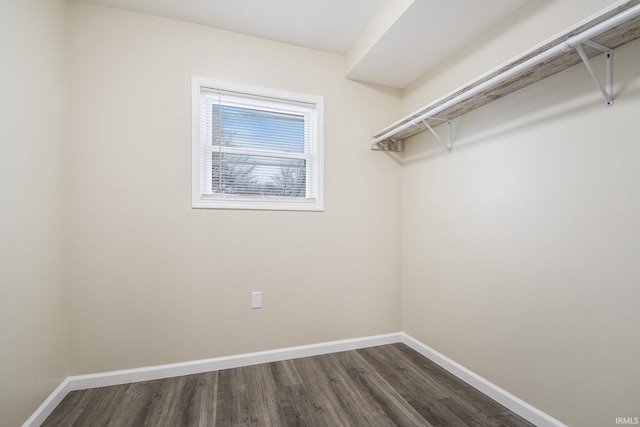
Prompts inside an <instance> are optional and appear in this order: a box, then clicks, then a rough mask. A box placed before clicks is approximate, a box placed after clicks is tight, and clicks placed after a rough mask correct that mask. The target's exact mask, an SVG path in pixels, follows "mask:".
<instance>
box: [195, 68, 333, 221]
mask: <svg viewBox="0 0 640 427" xmlns="http://www.w3.org/2000/svg"><path fill="white" fill-rule="evenodd" d="M203 91H205V92H206V91H214V92H215V91H220V92H225V97H226V98H227V99H231V102H232V101H233V94H238V96H239V97H241V98H249V97H252V96H253V97H259V98H261V100H260V104H261V106H264V107H265V110H266V111H277V104H278V103H282V102H284V103H287V104H291V108H290V109H289V110H288V111H291V109H294V110H295V108H296V107H295V105H296V104H299V105H303V106H304V107H300V112H301V114H304V115H305V120H309V124H310V129H311V132H310V133H311V141H310V142H311V144H310V145H311V152H310V153H309V154H296V153H283V152H277V154H276V153H274V156H275V157H280V158H292V159H294V158H296V159H305V160H306V161H307V162H309V163H308V164H310V167H307V174H313V176H308V177H307V180H306V182H307V186H308V188H307V191H306V192H307V194H315V197H314V198H289V197H266V196H265V197H263V196H246V195H233V194H225V195H203V191H202V188H203V186H206V185H207V183H208V185H211V182H212V180H211V168H210V167H207V154H206V153H207V152H208V151H207V145H208V143H207V137H206V132H207V129H206V125H205V124H204V123H203V119H202V118H201V113H202V111H201V109H202V102H201V97H202V93H203ZM227 94H231V96H228V95H227ZM265 98H267V99H265ZM269 99H271V100H273V102H270V101H269ZM191 102H192V107H191V108H192V138H191V140H192V145H191V152H192V163H191V170H192V173H191V175H192V181H191V193H192V207H193V208H211V209H263V210H301V211H323V210H324V97H322V96H318V95H308V94H303V93H298V92H290V91H284V90H278V89H271V88H265V87H259V86H252V85H246V84H240V83H233V82H228V81H222V80H215V79H209V78H206V77H199V76H192V77H191ZM225 104H226V102H225ZM309 107H312V108H311V110H310V108H309ZM256 109H260V107H256ZM221 150H222V152H224V151H225V148H224V147H222V148H221ZM233 151H234V152H235V153H237V152H239V151H241V152H243V153H246V154H248V155H252V154H254V155H268V154H269V152H268V151H263V150H259V151H256V150H248V149H239V148H234V149H233ZM209 163H210V161H209ZM310 186H313V188H310Z"/></svg>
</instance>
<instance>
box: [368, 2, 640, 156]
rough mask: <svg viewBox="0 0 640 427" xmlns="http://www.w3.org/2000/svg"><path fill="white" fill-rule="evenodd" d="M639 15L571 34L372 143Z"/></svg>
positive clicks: (630, 12) (635, 11)
mask: <svg viewBox="0 0 640 427" xmlns="http://www.w3.org/2000/svg"><path fill="white" fill-rule="evenodd" d="M637 16H640V4H637V5H635V6H633V7H631V8H629V9H627V10H624V11H622V12H620V13H619V14H617V15H615V16H613V17H611V18H609V19H607V20H606V21H603V22H601V23H599V24H596V25H594V26H593V27H591V28H589V29H587V30H585V31H583V32H581V33H580V34H577V35H575V36H571V37H569V38H568V39H567V40H565V41H564V42H562V43H560V44H557V45H556V46H553V47H552V48H549V49H548V50H546V51H544V52H542V53H540V54H538V55H536V56H534V57H533V58H530V59H528V60H526V61H524V62H522V63H520V64H518V65H516V66H514V67H512V68H510V69H508V70H506V71H505V72H503V73H501V74H498V75H497V76H495V77H492V78H491V79H489V80H487V81H485V82H484V83H481V84H479V85H478V86H475V87H473V88H471V89H469V90H468V91H467V92H464V93H462V94H460V95H458V96H456V97H454V98H452V99H450V100H449V101H447V102H444V103H442V104H440V105H438V106H436V107H434V108H433V109H431V110H429V111H427V112H426V113H423V114H422V115H420V116H418V117H416V118H415V119H413V120H410V121H408V122H406V123H404V124H402V125H400V126H398V127H397V128H394V129H392V130H390V131H388V132H385V133H384V134H382V135H380V136H378V137H376V138H374V139H373V141H372V143H373V144H376V143H378V142H380V141H384V140H385V139H390V138H392V137H393V136H394V135H397V134H398V133H400V132H402V131H404V130H405V129H408V128H410V127H412V126H416V125H417V124H419V123H421V122H422V121H423V120H427V119H428V118H430V117H431V116H434V115H436V114H438V113H440V112H442V111H444V110H446V109H447V108H449V107H451V106H453V105H455V104H457V103H459V102H461V101H464V100H467V99H469V98H471V97H472V96H474V95H476V94H478V93H480V92H482V91H484V90H487V89H490V88H492V87H494V86H497V85H499V84H500V83H502V82H503V81H505V80H507V79H509V78H511V77H513V76H515V75H517V74H519V73H521V72H523V71H525V70H527V69H529V68H531V67H533V66H535V65H537V64H539V63H541V62H544V61H546V60H548V59H549V58H552V57H554V56H556V55H559V54H560V53H563V52H568V51H570V50H571V49H574V48H575V47H576V46H578V45H579V44H580V43H583V42H585V41H588V40H589V39H591V38H593V37H595V36H597V35H599V34H601V33H604V32H605V31H607V30H610V29H612V28H613V27H615V26H617V25H620V24H622V23H624V22H627V21H629V20H631V19H633V18H635V17H637Z"/></svg>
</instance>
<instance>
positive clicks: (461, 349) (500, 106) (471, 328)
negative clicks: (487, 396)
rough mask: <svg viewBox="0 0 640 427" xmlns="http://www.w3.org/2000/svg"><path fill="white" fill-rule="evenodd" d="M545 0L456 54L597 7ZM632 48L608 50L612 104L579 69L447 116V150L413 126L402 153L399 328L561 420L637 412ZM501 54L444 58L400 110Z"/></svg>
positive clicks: (637, 67)
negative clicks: (451, 136)
mask: <svg viewBox="0 0 640 427" xmlns="http://www.w3.org/2000/svg"><path fill="white" fill-rule="evenodd" d="M557 3H561V4H557ZM557 3H554V4H550V5H544V4H543V5H542V6H544V7H542V8H540V9H539V12H538V13H530V14H529V15H524V16H523V15H521V16H518V17H517V19H518V21H517V22H518V25H517V26H516V25H512V26H510V25H503V26H502V31H503V32H502V33H500V32H496V33H493V34H492V35H491V37H487V38H485V39H483V40H482V43H480V42H478V43H476V44H475V45H474V46H471V47H470V49H469V51H468V52H473V55H474V56H475V57H476V58H482V57H483V54H484V53H486V54H487V55H488V56H490V55H491V53H490V52H489V51H488V50H485V49H489V50H492V49H496V48H499V47H500V46H504V47H505V49H509V46H515V45H517V44H519V43H520V44H524V43H525V42H526V43H528V42H529V40H528V38H531V37H528V36H529V33H531V32H533V33H539V34H540V35H541V37H540V38H539V40H537V41H540V40H542V39H543V38H544V37H547V35H544V33H547V32H549V31H550V30H549V28H547V26H546V25H545V24H546V23H547V22H549V24H548V25H550V26H551V25H554V24H553V23H554V22H555V21H554V19H553V14H550V13H551V12H554V11H555V12H558V13H559V14H560V17H562V18H563V19H562V20H563V21H569V22H565V23H564V24H563V25H565V26H568V25H569V24H571V23H572V22H575V21H577V20H579V19H582V18H584V17H585V16H587V15H589V14H591V13H592V12H594V11H595V10H597V9H598V8H600V7H603V6H604V4H602V5H598V4H597V3H598V2H582V1H580V2H578V1H573V2H569V1H567V2H557ZM599 3H606V2H599ZM560 9H564V11H561V10H560ZM591 9H592V10H591ZM569 11H571V13H569ZM543 12H544V13H543ZM526 16H529V17H528V18H526ZM546 17H548V20H547V18H546ZM512 19H516V18H512ZM511 23H512V24H513V21H511ZM507 24H509V23H507ZM559 30H560V28H558V29H555V28H553V29H552V31H551V33H552V34H553V33H555V32H558V31H559ZM548 35H551V34H548ZM525 36H527V37H525ZM537 41H532V42H531V43H529V45H532V44H535V43H536V42H537ZM525 48H527V46H526V45H525V46H522V47H521V49H525ZM516 53H517V52H512V53H511V54H510V56H513V55H515V54H516ZM639 57H640V42H638V41H636V42H634V43H631V44H629V45H626V46H624V47H622V48H619V49H617V50H616V52H615V87H616V96H615V97H616V101H615V106H613V107H611V108H605V107H604V106H603V103H604V101H603V100H602V98H601V96H600V94H599V92H598V91H597V89H596V87H595V85H594V83H593V82H592V81H591V79H590V77H589V75H588V74H587V71H586V69H585V68H584V66H582V65H578V66H576V67H573V68H571V69H569V70H567V71H565V72H563V73H561V74H558V75H556V76H554V77H551V78H549V79H546V80H544V81H542V82H540V83H538V84H536V85H534V86H531V87H529V88H527V89H524V90H522V91H520V92H518V93H515V94H512V95H510V96H508V97H506V98H503V99H502V100H499V101H497V102H494V103H493V104H490V105H488V106H486V107H483V108H481V109H479V110H477V111H475V112H473V113H470V114H467V115H465V116H463V117H461V118H460V119H457V120H455V121H454V132H455V140H454V150H453V153H452V154H449V155H447V154H446V153H443V150H442V149H440V147H439V146H438V144H437V142H435V141H434V140H433V138H431V137H430V136H429V135H427V134H421V135H420V136H417V137H415V138H413V139H412V140H410V141H409V142H408V143H407V152H406V153H405V161H407V163H406V164H405V166H404V168H403V180H402V189H403V190H402V196H403V201H402V206H403V233H402V235H403V265H402V278H403V330H404V331H406V332H407V333H409V334H411V335H412V336H414V337H415V338H417V339H419V340H421V341H423V342H425V343H426V344H428V345H430V346H432V347H433V348H435V349H436V350H438V351H440V352H442V353H444V354H445V355H447V356H448V357H450V358H452V359H453V360H455V361H457V362H459V363H461V364H462V365H464V366H466V367H468V368H469V369H471V370H473V371H475V372H477V373H478V374H480V375H482V376H483V377H485V378H487V379H488V380H490V381H492V382H494V383H495V384H497V385H499V386H501V387H503V388H504V389H506V390H508V391H509V392H511V393H513V394H515V395H516V396H518V397H520V398H522V399H524V400H525V401H527V402H529V403H531V404H532V405H534V406H536V407H537V408H539V409H541V410H543V411H545V412H547V413H548V414H550V415H552V416H554V417H556V418H558V419H559V420H561V421H563V422H565V423H567V424H569V425H572V426H609V425H615V417H628V416H638V415H640V414H639V413H638V408H639V407H638V384H639V383H640V365H638V363H637V359H638V354H639V353H640V310H638V304H639V302H640V287H639V286H638V283H639V282H640V263H639V262H638V260H640V222H639V218H640V193H639V192H638V183H639V182H640V168H639V167H638V164H637V158H639V157H640V145H639V144H638V134H639V131H640V124H639V122H638V112H639V111H640V62H639V61H638V58H639ZM505 59H507V58H501V59H500V60H499V61H498V62H496V63H493V64H486V63H482V59H478V61H479V62H481V63H480V65H477V64H476V63H474V62H469V58H468V55H467V54H464V56H460V57H458V58H454V59H453V60H451V61H449V62H448V63H447V64H445V65H443V66H442V67H440V69H439V70H438V72H437V74H438V76H437V77H434V76H426V77H425V78H423V79H422V80H421V81H420V82H418V83H417V84H415V85H414V86H413V87H412V88H410V89H409V93H407V96H406V97H405V99H404V101H403V102H404V108H405V109H406V110H407V111H405V112H408V111H409V110H411V109H412V108H415V107H417V106H418V105H413V106H412V105H410V104H417V103H418V100H419V99H422V103H423V104H426V103H427V102H428V101H430V100H431V99H429V97H428V96H427V95H428V94H433V95H434V96H439V95H442V94H443V93H444V92H446V91H447V90H450V89H452V88H454V87H456V86H458V85H460V84H462V83H463V82H464V81H460V79H461V78H462V76H464V77H465V78H472V77H473V76H472V75H470V76H465V74H467V73H468V68H469V67H471V68H474V67H475V68H480V67H482V66H484V69H475V70H473V69H472V72H475V73H480V72H482V71H485V70H487V69H489V68H491V67H493V66H495V65H497V63H499V62H502V61H504V60H505ZM596 64H597V69H598V70H603V69H604V65H603V63H602V62H601V61H600V60H598V61H597V62H596ZM436 92H439V93H436Z"/></svg>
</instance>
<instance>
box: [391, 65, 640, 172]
mask: <svg viewBox="0 0 640 427" xmlns="http://www.w3.org/2000/svg"><path fill="white" fill-rule="evenodd" d="M637 74H638V75H640V71H639V72H638V73H637ZM541 83H542V84H544V82H541ZM534 86H535V85H534ZM574 86H576V87H577V89H576V91H575V92H576V93H573V92H572V93H571V95H574V96H570V97H567V96H564V97H562V98H558V97H555V96H554V97H549V96H540V94H539V91H536V90H535V87H531V88H527V89H525V90H529V91H530V92H531V93H529V94H527V101H528V102H527V103H526V104H523V103H522V102H521V100H522V98H521V97H512V98H508V97H507V98H503V99H500V100H498V101H496V102H494V103H493V104H490V105H486V106H484V107H481V108H480V109H478V110H476V111H474V112H471V113H469V114H467V115H465V116H462V117H459V118H457V119H455V120H453V121H452V143H453V150H452V152H451V154H449V153H447V152H446V150H445V149H444V148H443V147H442V145H441V144H440V143H439V142H438V141H437V140H436V139H435V138H434V137H433V136H432V135H431V134H430V133H429V132H423V133H421V134H419V135H416V136H415V137H413V138H411V139H409V140H408V141H407V143H406V144H405V152H403V153H401V154H399V155H398V154H396V153H392V152H385V153H386V154H387V155H389V156H391V157H393V158H394V159H395V160H396V161H398V162H399V163H401V164H403V165H407V164H412V163H417V162H421V161H427V160H430V159H435V158H439V157H441V156H448V155H452V154H454V153H455V152H459V151H464V150H467V149H469V148H473V147H474V146H475V145H477V144H486V143H490V142H491V141H493V140H495V139H498V138H500V137H503V136H507V135H509V134H514V133H518V132H522V131H526V129H529V128H531V127H535V126H541V125H543V124H544V123H549V122H554V121H559V120H563V119H568V118H570V117H574V116H578V115H580V114H583V113H584V112H586V111H593V110H596V109H601V110H603V111H606V110H608V109H609V108H612V109H615V108H616V105H615V102H614V105H613V106H612V107H605V106H604V105H603V104H604V101H603V100H602V99H600V98H596V97H595V96H594V94H593V92H592V91H589V90H587V91H584V90H583V91H582V92H578V89H584V86H582V85H578V84H575V85H574ZM564 88H565V89H566V86H565V87H564ZM545 92H546V93H547V94H548V93H549V92H548V91H545ZM554 93H557V92H554ZM563 94H564V95H567V92H566V90H564V91H563ZM597 95H599V93H598V94H597ZM622 95H624V96H625V98H631V97H637V96H640V87H633V85H632V83H631V82H627V83H625V84H624V85H623V86H621V87H620V88H618V90H616V91H615V94H614V100H615V99H616V98H620V97H621V96H622ZM532 110H534V112H531V111H532ZM497 118H498V119H497ZM488 121H490V123H487V122H488ZM496 121H499V122H500V124H499V125H498V126H496V125H495V122H496ZM466 122H469V123H471V124H472V125H471V126H469V127H465V123H466ZM472 128H473V129H472ZM435 130H436V131H437V132H438V133H439V134H440V135H441V138H446V137H447V129H446V125H444V126H443V125H440V126H438V127H436V128H435Z"/></svg>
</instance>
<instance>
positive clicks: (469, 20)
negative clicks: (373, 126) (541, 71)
mask: <svg viewBox="0 0 640 427" xmlns="http://www.w3.org/2000/svg"><path fill="white" fill-rule="evenodd" d="M82 1H85V2H87V3H94V4H99V5H103V6H108V7H114V8H118V9H126V10H131V11H136V12H142V13H148V14H151V15H157V16H163V17H167V18H173V19H180V20H184V21H190V22H195V23H198V24H203V25H208V26H211V27H215V28H220V29H224V30H228V31H234V32H237V33H242V34H248V35H252V36H256V37H261V38H265V39H269V40H275V41H279V42H284V43H290V44H295V45H299V46H304V47H308V48H312V49H318V50H323V51H327V52H333V53H338V54H344V55H345V62H346V70H347V71H346V76H347V77H348V78H351V79H354V80H361V81H366V82H371V83H377V84H382V85H385V86H390V87H397V88H402V87H405V86H406V85H408V84H409V83H411V82H413V81H414V80H416V79H417V78H418V77H420V76H421V75H422V74H424V73H425V72H426V71H428V70H429V69H430V68H432V67H433V66H435V65H437V64H438V63H439V62H441V61H443V60H444V59H445V58H446V57H447V56H448V55H450V54H452V53H453V52H454V51H456V50H457V49H460V48H461V47H463V46H464V45H465V44H467V43H469V42H470V41H471V40H473V38H475V37H477V36H478V35H479V34H480V33H482V32H484V31H486V30H487V29H488V28H489V27H491V26H492V25H495V24H496V23H497V22H498V21H500V20H502V19H504V18H505V17H506V16H507V15H508V14H510V13H511V12H513V11H514V10H515V9H517V8H518V7H520V6H522V5H523V4H524V3H525V2H526V1H527V0H482V1H478V0H446V1H445V0H321V1H318V0H315V1H312V0H82Z"/></svg>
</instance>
